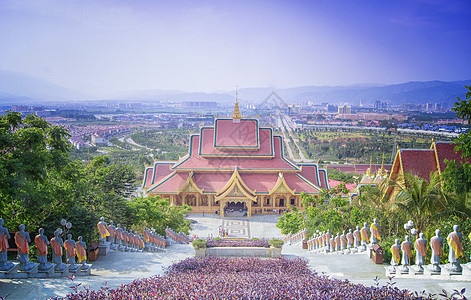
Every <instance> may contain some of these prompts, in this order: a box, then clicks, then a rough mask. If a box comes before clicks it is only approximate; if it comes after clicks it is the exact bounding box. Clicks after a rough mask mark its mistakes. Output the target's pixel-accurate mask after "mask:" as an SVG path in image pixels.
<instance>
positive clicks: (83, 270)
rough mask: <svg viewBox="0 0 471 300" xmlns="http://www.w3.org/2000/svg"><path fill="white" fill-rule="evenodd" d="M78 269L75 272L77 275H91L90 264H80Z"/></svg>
mask: <svg viewBox="0 0 471 300" xmlns="http://www.w3.org/2000/svg"><path fill="white" fill-rule="evenodd" d="M80 267H81V268H80V270H79V271H78V272H77V273H75V275H77V276H89V275H92V265H80Z"/></svg>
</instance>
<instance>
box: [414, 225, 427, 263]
mask: <svg viewBox="0 0 471 300" xmlns="http://www.w3.org/2000/svg"><path fill="white" fill-rule="evenodd" d="M414 249H415V251H416V254H415V264H416V265H417V269H418V270H419V271H423V270H424V267H423V266H424V265H425V257H426V256H427V240H426V239H424V234H423V233H422V232H421V233H420V234H419V238H418V239H417V240H415V243H414Z"/></svg>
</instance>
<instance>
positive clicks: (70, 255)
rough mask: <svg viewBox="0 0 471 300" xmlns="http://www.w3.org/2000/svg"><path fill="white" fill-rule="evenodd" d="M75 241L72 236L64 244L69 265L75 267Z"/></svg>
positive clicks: (69, 235)
mask: <svg viewBox="0 0 471 300" xmlns="http://www.w3.org/2000/svg"><path fill="white" fill-rule="evenodd" d="M75 247H76V246H75V241H74V240H72V235H71V234H70V233H69V234H68V235H67V240H66V241H65V243H64V248H65V252H66V256H67V263H68V264H71V265H75Z"/></svg>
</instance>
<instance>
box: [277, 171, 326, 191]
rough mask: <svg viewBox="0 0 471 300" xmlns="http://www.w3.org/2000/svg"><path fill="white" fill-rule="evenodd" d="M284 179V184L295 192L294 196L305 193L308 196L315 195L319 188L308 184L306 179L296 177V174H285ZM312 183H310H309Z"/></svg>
mask: <svg viewBox="0 0 471 300" xmlns="http://www.w3.org/2000/svg"><path fill="white" fill-rule="evenodd" d="M283 177H284V178H285V181H286V184H287V185H288V186H289V187H290V189H292V190H296V191H295V192H296V194H298V193H301V192H305V193H308V194H317V193H319V190H320V187H318V188H316V187H317V185H315V184H314V185H315V186H316V187H314V186H313V185H312V184H309V183H308V182H306V181H307V179H305V178H304V177H302V176H300V175H298V174H292V173H285V174H284V175H283ZM311 183H312V182H311Z"/></svg>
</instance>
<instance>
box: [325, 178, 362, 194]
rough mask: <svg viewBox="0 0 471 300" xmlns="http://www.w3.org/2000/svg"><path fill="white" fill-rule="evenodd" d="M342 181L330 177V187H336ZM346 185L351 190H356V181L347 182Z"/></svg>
mask: <svg viewBox="0 0 471 300" xmlns="http://www.w3.org/2000/svg"><path fill="white" fill-rule="evenodd" d="M341 183H342V181H338V180H333V179H329V186H330V188H334V187H336V186H337V185H339V184H341ZM345 187H346V188H347V189H348V190H349V191H350V192H353V191H354V190H355V188H356V187H357V185H356V184H354V183H346V184H345Z"/></svg>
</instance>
